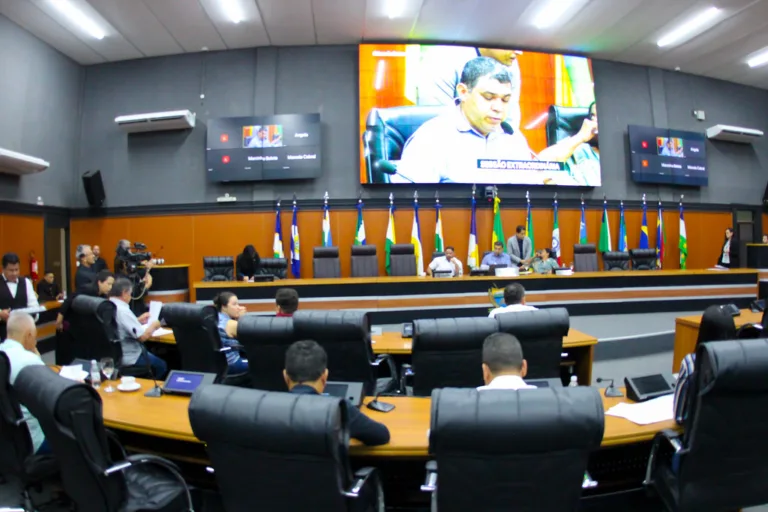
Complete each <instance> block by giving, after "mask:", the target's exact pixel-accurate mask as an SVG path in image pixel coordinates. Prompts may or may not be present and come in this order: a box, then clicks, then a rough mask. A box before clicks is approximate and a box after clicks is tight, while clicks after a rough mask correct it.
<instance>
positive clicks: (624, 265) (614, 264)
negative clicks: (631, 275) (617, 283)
mask: <svg viewBox="0 0 768 512" xmlns="http://www.w3.org/2000/svg"><path fill="white" fill-rule="evenodd" d="M603 270H608V271H618V270H629V253H628V252H626V251H606V252H604V253H603Z"/></svg>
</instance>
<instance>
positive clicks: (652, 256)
mask: <svg viewBox="0 0 768 512" xmlns="http://www.w3.org/2000/svg"><path fill="white" fill-rule="evenodd" d="M629 259H630V260H631V261H632V270H656V249H630V250H629Z"/></svg>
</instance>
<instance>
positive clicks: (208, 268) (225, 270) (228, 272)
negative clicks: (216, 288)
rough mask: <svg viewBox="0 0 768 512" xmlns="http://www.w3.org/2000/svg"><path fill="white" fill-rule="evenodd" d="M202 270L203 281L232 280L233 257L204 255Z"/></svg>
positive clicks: (233, 277)
mask: <svg viewBox="0 0 768 512" xmlns="http://www.w3.org/2000/svg"><path fill="white" fill-rule="evenodd" d="M203 272H204V273H205V275H204V277H203V281H234V280H235V259H234V258H233V257H232V256H206V257H204V258H203Z"/></svg>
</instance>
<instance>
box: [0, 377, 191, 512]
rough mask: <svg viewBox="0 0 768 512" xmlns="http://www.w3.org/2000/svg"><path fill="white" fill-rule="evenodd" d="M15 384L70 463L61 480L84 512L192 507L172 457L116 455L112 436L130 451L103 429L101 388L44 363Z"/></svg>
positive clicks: (60, 455)
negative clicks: (171, 459) (111, 453)
mask: <svg viewBox="0 0 768 512" xmlns="http://www.w3.org/2000/svg"><path fill="white" fill-rule="evenodd" d="M14 387H15V389H16V394H17V396H18V398H19V401H20V402H21V403H23V404H24V405H25V406H26V407H27V408H28V409H29V412H30V413H31V414H32V415H33V416H34V417H35V418H37V419H38V421H40V425H41V426H42V428H43V432H45V438H46V440H47V442H48V443H49V444H50V446H51V449H52V450H53V454H54V455H55V456H56V459H58V460H60V461H63V463H64V464H66V466H65V471H62V472H61V480H62V484H63V486H64V491H65V492H66V493H67V495H68V496H69V497H70V498H71V499H72V501H73V502H74V503H75V505H76V507H77V510H78V511H79V512H118V511H121V512H122V511H128V510H135V511H139V510H141V511H145V510H157V511H163V512H165V511H168V512H170V511H181V510H191V507H192V500H191V499H190V495H189V490H188V489H187V486H186V484H185V483H184V479H183V478H182V477H181V475H180V474H179V469H178V468H177V467H176V466H175V465H174V464H173V463H172V462H169V461H167V460H165V459H163V458H161V457H158V456H155V455H130V456H123V457H122V458H121V459H120V460H113V458H112V456H111V455H110V446H109V445H108V441H113V442H114V443H115V448H116V449H117V450H119V451H121V452H122V453H123V454H124V453H125V451H124V450H123V448H122V446H120V445H119V443H118V442H117V437H116V436H115V435H114V434H111V435H109V434H110V433H109V432H108V431H107V430H106V429H105V428H104V420H103V418H102V415H101V410H102V408H101V397H100V396H99V394H98V393H97V392H96V390H94V389H93V388H91V387H90V386H88V385H86V384H81V383H78V382H74V381H71V380H67V379H65V378H63V377H59V376H58V375H57V374H56V373H54V372H52V371H51V370H50V369H49V368H47V367H45V366H29V367H27V368H24V369H23V370H22V371H21V373H20V374H19V376H18V378H17V379H16V384H15V386H14Z"/></svg>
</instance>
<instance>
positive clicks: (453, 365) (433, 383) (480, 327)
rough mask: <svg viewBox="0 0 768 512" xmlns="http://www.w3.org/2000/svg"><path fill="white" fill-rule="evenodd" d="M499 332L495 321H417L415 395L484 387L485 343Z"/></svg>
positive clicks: (457, 319) (461, 319)
mask: <svg viewBox="0 0 768 512" xmlns="http://www.w3.org/2000/svg"><path fill="white" fill-rule="evenodd" d="M497 331H498V326H497V325H496V320H494V319H493V318H439V319H426V320H415V321H414V322H413V344H412V356H411V359H412V361H413V373H414V375H413V394H414V395H416V396H429V394H430V393H431V392H432V390H433V389H435V388H444V387H477V386H482V385H483V370H482V364H483V341H485V338H487V337H488V336H489V335H491V334H493V333H494V332H497Z"/></svg>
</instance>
